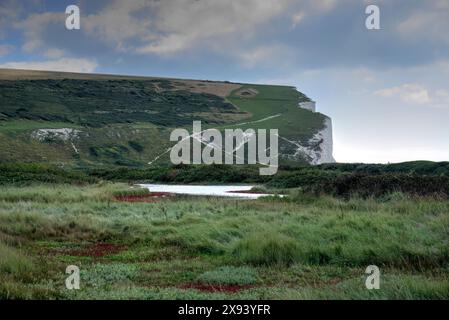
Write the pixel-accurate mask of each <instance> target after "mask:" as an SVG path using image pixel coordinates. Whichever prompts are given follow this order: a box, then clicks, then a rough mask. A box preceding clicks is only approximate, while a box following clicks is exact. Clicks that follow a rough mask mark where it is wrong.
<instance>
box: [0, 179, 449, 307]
mask: <svg viewBox="0 0 449 320" xmlns="http://www.w3.org/2000/svg"><path fill="white" fill-rule="evenodd" d="M142 192H145V191H141V190H139V189H135V188H134V189H130V188H129V187H127V186H126V185H122V184H111V183H102V184H95V185H86V186H70V185H63V184H55V185H51V184H47V185H34V186H28V187H14V186H2V187H0V297H1V298H8V299H17V298H38V299H54V298H56V299H74V298H75V299H76V298H83V299H84V298H85V299H104V298H111V299H125V298H132V299H173V298H184V299H198V298H206V299H207V298H209V299H210V298H226V299H237V298H249V299H317V298H320V299H351V298H352V299H448V298H449V264H448V262H449V246H448V245H447V243H448V239H449V238H448V233H447V230H448V228H449V216H448V210H449V202H448V201H447V200H435V199H431V198H415V197H410V196H407V195H404V194H399V193H396V194H393V195H391V196H390V197H389V199H377V200H376V199H360V198H351V199H347V200H344V199H336V198H333V197H328V196H321V197H312V196H310V195H307V194H304V193H302V192H300V191H290V197H289V198H285V199H279V198H274V199H266V200H254V201H253V200H247V201H241V200H240V201H238V200H233V199H217V198H204V197H199V198H194V197H172V198H168V199H164V200H155V201H154V202H150V203H138V202H137V203H123V202H119V201H116V200H114V199H115V198H114V196H116V195H126V194H128V195H130V194H131V195H139V194H142ZM71 264H75V265H77V266H79V267H80V269H81V290H79V291H76V292H74V291H68V290H66V289H65V285H64V283H65V282H64V281H65V277H66V276H67V275H66V274H65V268H66V267H67V266H68V265H71ZM371 264H375V265H377V266H379V267H380V269H381V289H380V290H374V291H369V290H367V289H366V288H365V285H364V282H365V277H366V276H365V274H364V272H365V268H366V267H367V266H368V265H371Z"/></svg>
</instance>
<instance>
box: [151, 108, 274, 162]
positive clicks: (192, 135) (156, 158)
mask: <svg viewBox="0 0 449 320" xmlns="http://www.w3.org/2000/svg"><path fill="white" fill-rule="evenodd" d="M281 115H282V114H281V113H279V114H276V115H273V116H269V117H266V118H263V119H259V120H255V121H250V122H242V123H237V124H234V125H230V127H235V126H244V125H248V124H252V123H260V122H264V121H267V120H270V119H273V118H277V117H280V116H281ZM206 130H207V129H205V130H202V131H201V132H199V133H195V134H191V135H189V136H187V137H185V138H184V139H182V140H180V141H178V143H179V142H182V141H185V140H187V139H190V138H193V139H195V140H197V141H199V142H201V143H202V144H204V145H205V146H209V147H212V148H214V149H215V150H219V151H223V152H224V153H226V154H227V155H232V156H235V157H236V158H239V159H242V158H241V157H238V156H237V155H234V152H235V151H237V150H238V149H240V148H241V147H242V146H243V145H245V143H246V142H247V141H246V142H243V143H241V144H240V145H239V146H238V147H236V148H235V149H234V150H233V152H232V153H229V152H226V150H223V147H221V148H220V147H219V146H217V145H214V144H213V143H206V142H204V141H203V140H202V139H201V138H198V136H200V137H201V135H202V134H203V132H204V131H206ZM174 147H175V146H173V147H170V148H168V149H167V150H165V151H164V152H162V153H161V154H159V155H158V156H156V157H155V158H154V159H153V160H152V161H150V162H148V164H149V165H151V164H153V163H154V162H156V161H157V160H159V159H160V158H161V157H162V156H164V155H166V154H167V153H169V152H171V150H172V149H173V148H174ZM267 150H269V148H268V149H266V150H265V151H267ZM243 160H244V159H243ZM258 164H262V165H264V164H263V163H259V162H258Z"/></svg>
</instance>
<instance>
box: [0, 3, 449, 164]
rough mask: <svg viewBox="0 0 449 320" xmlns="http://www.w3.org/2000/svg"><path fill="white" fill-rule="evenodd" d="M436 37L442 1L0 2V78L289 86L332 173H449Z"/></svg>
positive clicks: (447, 50)
mask: <svg viewBox="0 0 449 320" xmlns="http://www.w3.org/2000/svg"><path fill="white" fill-rule="evenodd" d="M72 4H73V5H77V6H79V8H80V22H81V25H80V29H79V30H68V29H67V28H66V25H65V20H66V17H67V16H66V13H65V9H66V7H67V6H68V5H72ZM368 5H376V6H378V7H379V9H380V29H379V30H369V29H367V28H366V25H365V21H366V19H367V18H368V14H366V12H365V10H366V8H367V6H368ZM448 30H449V0H426V1H423V0H372V1H364V0H322V1H317V0H263V1H261V0H227V1H222V0H163V1H160V0H132V1H131V0H129V1H125V0H78V1H77V0H22V1H19V0H0V68H19V69H40V70H58V71H73V72H95V73H112V74H126V75H145V76H165V77H177V78H189V79H208V80H228V81H235V82H249V83H263V84H285V85H291V86H295V87H297V88H298V90H300V91H301V92H303V93H305V94H306V95H308V96H309V97H310V98H312V99H313V100H316V101H317V109H318V111H319V112H322V113H324V114H326V115H328V116H330V117H331V118H332V120H333V134H334V157H335V158H336V160H337V161H338V162H365V163H395V162H402V161H411V160H433V161H449V32H448Z"/></svg>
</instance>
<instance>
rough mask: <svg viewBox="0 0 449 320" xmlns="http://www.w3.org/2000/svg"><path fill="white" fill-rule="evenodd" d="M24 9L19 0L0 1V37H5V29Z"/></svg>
mask: <svg viewBox="0 0 449 320" xmlns="http://www.w3.org/2000/svg"><path fill="white" fill-rule="evenodd" d="M21 10H22V5H21V4H19V1H14V0H2V1H1V2H0V39H2V38H4V37H5V35H6V33H5V30H6V28H7V27H9V25H10V24H11V22H12V21H14V20H15V19H16V18H17V17H18V15H19V13H20V12H21Z"/></svg>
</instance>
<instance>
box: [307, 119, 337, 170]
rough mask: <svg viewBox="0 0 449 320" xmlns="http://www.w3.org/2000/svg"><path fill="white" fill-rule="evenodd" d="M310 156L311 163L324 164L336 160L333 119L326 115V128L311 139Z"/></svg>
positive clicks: (308, 149)
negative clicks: (334, 154)
mask: <svg viewBox="0 0 449 320" xmlns="http://www.w3.org/2000/svg"><path fill="white" fill-rule="evenodd" d="M309 145H310V147H309V148H306V149H307V151H308V154H307V155H308V156H309V157H310V159H311V164H314V165H317V164H323V163H333V162H335V159H334V156H333V138H332V119H331V118H329V117H326V120H325V121H324V128H323V130H321V131H320V132H318V133H316V134H315V135H314V136H313V138H312V139H310V140H309Z"/></svg>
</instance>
